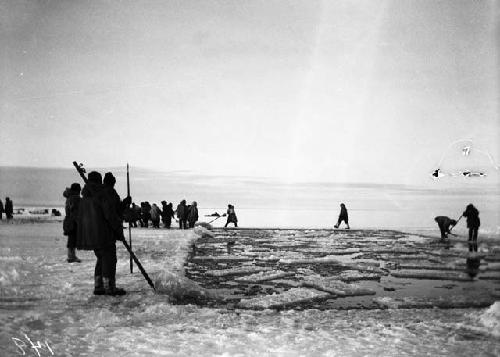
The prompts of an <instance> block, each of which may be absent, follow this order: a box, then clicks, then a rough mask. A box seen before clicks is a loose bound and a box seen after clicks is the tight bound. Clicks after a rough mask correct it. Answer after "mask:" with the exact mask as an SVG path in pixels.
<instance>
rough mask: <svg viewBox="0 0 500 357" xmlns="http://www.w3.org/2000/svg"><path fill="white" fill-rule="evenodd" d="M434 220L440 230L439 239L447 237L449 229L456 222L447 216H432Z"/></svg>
mask: <svg viewBox="0 0 500 357" xmlns="http://www.w3.org/2000/svg"><path fill="white" fill-rule="evenodd" d="M434 221H435V222H436V223H437V224H438V226H439V230H440V231H441V241H443V240H445V238H448V234H449V233H451V229H452V228H453V227H455V225H456V224H457V221H456V220H454V219H451V218H450V217H447V216H437V217H434Z"/></svg>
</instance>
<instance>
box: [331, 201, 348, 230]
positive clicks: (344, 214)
mask: <svg viewBox="0 0 500 357" xmlns="http://www.w3.org/2000/svg"><path fill="white" fill-rule="evenodd" d="M342 221H344V222H345V224H346V226H347V227H346V229H350V227H349V216H348V214H347V208H345V204H343V203H341V204H340V214H339V219H338V221H337V224H336V225H335V226H334V227H335V228H339V227H340V223H342Z"/></svg>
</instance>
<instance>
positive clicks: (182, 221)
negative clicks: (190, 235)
mask: <svg viewBox="0 0 500 357" xmlns="http://www.w3.org/2000/svg"><path fill="white" fill-rule="evenodd" d="M176 212H177V219H178V220H179V228H180V229H187V215H188V209H187V206H186V200H182V201H181V202H180V203H179V204H178V205H177V209H176Z"/></svg>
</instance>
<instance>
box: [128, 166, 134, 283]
mask: <svg viewBox="0 0 500 357" xmlns="http://www.w3.org/2000/svg"><path fill="white" fill-rule="evenodd" d="M127 197H130V177H129V172H128V162H127ZM129 209H130V206H129ZM132 214H133V213H132ZM128 244H129V246H130V251H132V222H130V220H129V222H128ZM133 272H134V263H133V259H132V254H130V274H132V273H133Z"/></svg>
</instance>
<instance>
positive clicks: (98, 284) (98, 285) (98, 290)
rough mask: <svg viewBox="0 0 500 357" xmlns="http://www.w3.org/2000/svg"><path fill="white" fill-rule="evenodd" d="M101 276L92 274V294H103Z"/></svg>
mask: <svg viewBox="0 0 500 357" xmlns="http://www.w3.org/2000/svg"><path fill="white" fill-rule="evenodd" d="M105 293H106V292H105V291H104V285H103V281H102V276H94V295H104V294H105Z"/></svg>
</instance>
